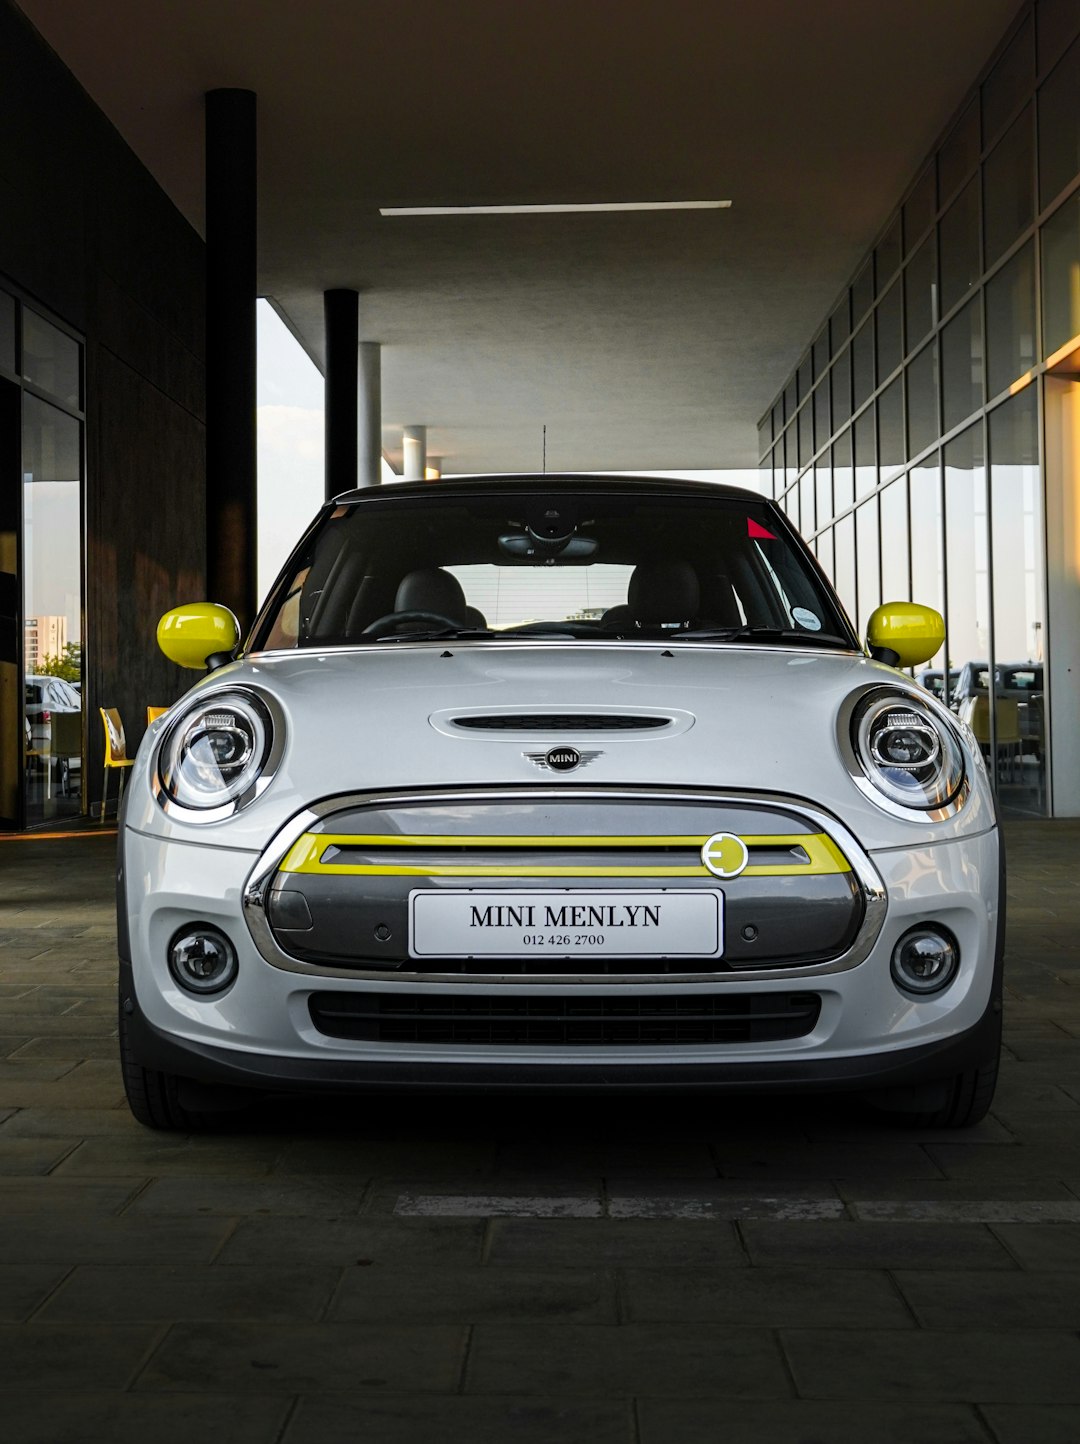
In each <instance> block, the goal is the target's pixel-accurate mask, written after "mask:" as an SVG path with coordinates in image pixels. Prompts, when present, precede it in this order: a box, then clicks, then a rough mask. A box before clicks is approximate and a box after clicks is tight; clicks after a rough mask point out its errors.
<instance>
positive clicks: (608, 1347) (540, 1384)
mask: <svg viewBox="0 0 1080 1444" xmlns="http://www.w3.org/2000/svg"><path fill="white" fill-rule="evenodd" d="M897 1337H898V1338H899V1337H903V1335H902V1333H901V1332H900V1331H897ZM1077 1348H1078V1350H1080V1344H1078V1345H1077ZM661 1391H662V1392H664V1393H668V1394H674V1395H679V1396H682V1397H685V1398H699V1397H701V1396H702V1395H709V1394H721V1395H724V1396H725V1397H728V1398H732V1399H774V1398H783V1397H786V1396H788V1395H790V1394H791V1392H792V1389H791V1384H790V1380H789V1377H788V1372H787V1369H786V1366H785V1364H784V1360H783V1358H782V1356H781V1353H780V1350H779V1348H778V1347H777V1341H776V1338H775V1337H774V1335H773V1334H772V1333H771V1332H770V1331H769V1330H767V1329H744V1328H737V1329H732V1328H723V1327H718V1326H715V1325H711V1324H698V1325H694V1326H692V1327H691V1326H687V1325H685V1324H623V1325H621V1326H620V1327H618V1328H610V1327H604V1326H602V1325H587V1324H577V1323H574V1324H564V1325H562V1326H561V1327H556V1326H553V1325H546V1326H540V1325H535V1324H525V1325H513V1326H509V1325H502V1326H500V1325H495V1324H479V1325H477V1327H476V1328H475V1329H474V1330H473V1335H472V1344H471V1347H470V1350H469V1364H468V1369H467V1371H466V1375H465V1392H466V1393H467V1394H514V1393H522V1394H537V1395H540V1396H552V1397H557V1398H566V1397H569V1396H572V1395H575V1394H578V1395H584V1396H586V1397H588V1396H596V1395H600V1396H601V1397H604V1398H611V1397H613V1396H614V1397H623V1398H630V1397H632V1396H634V1395H636V1394H639V1393H641V1394H643V1393H658V1392H661Z"/></svg>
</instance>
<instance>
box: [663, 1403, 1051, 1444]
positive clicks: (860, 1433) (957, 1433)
mask: <svg viewBox="0 0 1080 1444" xmlns="http://www.w3.org/2000/svg"><path fill="white" fill-rule="evenodd" d="M637 1413H638V1421H639V1427H640V1435H639V1438H640V1444H706V1441H710V1440H715V1441H720V1440H730V1441H731V1444H996V1441H994V1440H993V1438H992V1436H991V1435H990V1434H989V1433H988V1432H987V1430H986V1429H985V1428H984V1427H983V1424H982V1422H981V1420H980V1417H979V1414H978V1411H977V1410H975V1409H974V1408H971V1407H970V1406H965V1405H962V1404H944V1405H939V1406H937V1407H934V1406H927V1405H924V1404H881V1403H874V1404H870V1405H865V1404H851V1403H844V1404H830V1403H819V1402H817V1401H815V1400H808V1399H797V1400H778V1401H776V1402H770V1403H748V1402H744V1401H743V1400H738V1399H726V1398H725V1399H652V1398H642V1399H639V1400H638V1405H637ZM1036 1440H1038V1441H1039V1444H1049V1441H1048V1440H1046V1439H1044V1438H1042V1437H1041V1436H1039V1435H1037V1434H1032V1435H1029V1436H1028V1437H1027V1438H1026V1439H1025V1440H1023V1441H1022V1444H1034V1441H1036ZM1002 1444H1005V1441H1002ZM1017 1444H1021V1441H1020V1440H1019V1439H1018V1440H1017ZM1054 1444H1059V1441H1057V1440H1055V1441H1054ZM1060 1444H1065V1440H1064V1436H1063V1437H1062V1439H1061V1441H1060ZM1069 1444H1075V1438H1074V1439H1071V1440H1069Z"/></svg>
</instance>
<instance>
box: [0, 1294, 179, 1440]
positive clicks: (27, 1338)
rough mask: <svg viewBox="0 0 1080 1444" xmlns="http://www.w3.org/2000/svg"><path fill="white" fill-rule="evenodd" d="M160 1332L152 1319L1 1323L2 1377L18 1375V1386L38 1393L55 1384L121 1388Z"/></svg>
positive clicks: (58, 1386)
mask: <svg viewBox="0 0 1080 1444" xmlns="http://www.w3.org/2000/svg"><path fill="white" fill-rule="evenodd" d="M160 1337H161V1329H160V1328H158V1327H157V1326H156V1325H154V1324H119V1323H118V1324H107V1325H103V1324H95V1325H87V1324H44V1323H37V1322H34V1323H30V1324H25V1325H20V1324H0V1357H2V1358H3V1360H4V1376H5V1382H6V1383H8V1384H10V1382H11V1381H12V1380H15V1379H17V1380H18V1381H19V1387H20V1388H21V1389H25V1390H35V1391H40V1394H41V1396H42V1397H47V1396H48V1395H49V1394H50V1393H51V1392H52V1391H54V1390H63V1391H67V1390H69V1389H124V1388H127V1387H128V1385H129V1384H130V1382H131V1381H132V1379H134V1377H135V1375H136V1374H137V1373H138V1371H139V1369H140V1368H141V1366H142V1364H143V1362H144V1360H145V1359H146V1357H147V1355H148V1354H149V1353H150V1350H151V1349H152V1348H153V1347H154V1345H155V1344H156V1343H157V1342H158V1340H159V1339H160ZM5 1428H6V1421H5ZM13 1437H17V1436H13Z"/></svg>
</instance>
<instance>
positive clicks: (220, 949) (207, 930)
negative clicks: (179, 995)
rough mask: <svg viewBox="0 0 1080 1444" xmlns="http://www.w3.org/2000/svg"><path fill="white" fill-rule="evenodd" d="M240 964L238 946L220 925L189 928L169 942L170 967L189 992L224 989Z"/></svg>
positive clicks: (212, 991)
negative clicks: (237, 953) (223, 931)
mask: <svg viewBox="0 0 1080 1444" xmlns="http://www.w3.org/2000/svg"><path fill="white" fill-rule="evenodd" d="M237 968H238V965H237V961H236V949H235V948H234V947H233V945H232V943H230V942H229V940H228V938H227V937H226V936H225V934H224V933H220V932H218V930H217V928H211V927H198V926H196V927H193V928H188V929H186V930H185V931H184V932H181V933H177V935H176V937H175V938H173V940H172V942H171V943H170V944H169V971H170V972H171V973H172V975H173V977H174V978H175V979H176V981H177V982H178V983H179V984H180V986H181V987H182V988H184V989H186V990H187V991H188V992H189V993H220V992H221V990H222V988H227V987H228V986H229V984H230V983H231V982H232V981H233V980H234V979H235V977H236V974H237Z"/></svg>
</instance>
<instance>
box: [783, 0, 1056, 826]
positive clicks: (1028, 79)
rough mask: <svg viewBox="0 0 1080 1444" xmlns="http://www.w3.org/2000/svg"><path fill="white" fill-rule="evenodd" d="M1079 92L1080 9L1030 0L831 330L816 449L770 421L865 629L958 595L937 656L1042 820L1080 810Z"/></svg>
mask: <svg viewBox="0 0 1080 1444" xmlns="http://www.w3.org/2000/svg"><path fill="white" fill-rule="evenodd" d="M1078 95H1080V5H1071V6H1070V5H1065V6H1062V4H1061V3H1060V0H1030V3H1029V4H1028V5H1027V6H1025V7H1024V9H1023V10H1022V11H1021V13H1020V14H1019V15H1018V17H1017V19H1016V21H1015V23H1014V25H1013V27H1012V29H1011V30H1010V33H1009V34H1008V35H1007V36H1006V37H1005V38H1004V40H1003V43H1002V45H1001V46H1000V48H999V50H998V52H997V54H996V55H995V57H994V58H993V60H992V62H991V64H990V66H989V67H988V68H987V71H986V73H985V74H984V76H983V77H982V79H981V81H980V82H979V84H978V85H977V86H976V87H975V89H974V90H973V92H972V93H971V94H969V95H968V96H966V97H965V98H964V101H963V103H962V105H961V106H960V108H959V110H958V112H957V115H956V117H955V119H954V120H953V122H952V123H951V125H950V126H949V127H948V129H947V130H946V132H945V134H944V136H943V138H942V141H941V143H940V144H939V145H938V147H937V148H936V150H935V151H934V153H933V154H932V155H931V156H930V157H929V158H928V159H927V161H926V162H925V163H924V165H923V166H921V167H920V170H919V174H918V176H917V178H916V179H915V181H914V183H913V184H912V186H911V188H910V189H909V191H908V193H907V194H906V195H905V196H904V197H903V198H902V199H901V203H900V205H899V206H898V207H897V209H896V211H895V212H894V214H893V215H892V216H891V217H890V218H889V221H888V223H887V225H886V226H885V227H884V229H883V231H882V233H881V235H880V237H879V238H878V240H877V243H876V244H875V245H874V247H873V248H872V249H871V251H870V253H869V254H868V256H867V257H866V259H865V260H864V262H863V263H862V264H861V266H860V267H859V269H858V271H857V273H856V274H855V276H854V277H853V278H852V280H851V282H850V284H849V285H848V286H847V287H846V288H845V290H844V293H843V294H842V295H841V297H840V298H839V300H838V302H837V304H836V305H835V307H834V308H833V310H832V312H831V314H830V316H829V319H828V323H827V324H826V325H825V326H824V328H823V329H821V330H820V331H819V333H818V338H817V341H816V342H815V344H814V347H813V353H812V365H813V374H814V379H815V385H816V387H817V391H816V392H815V400H814V401H813V402H812V403H810V405H811V406H812V412H810V413H809V414H810V415H812V419H813V422H814V425H813V429H812V434H813V442H812V445H811V446H810V447H809V448H808V446H807V444H806V441H805V439H804V438H805V436H806V435H807V434H809V432H808V430H807V429H798V428H799V427H800V419H799V418H800V416H801V414H802V413H801V411H800V413H799V415H794V414H793V413H791V412H786V413H785V412H784V411H783V408H782V407H776V406H774V407H773V408H772V409H771V411H770V413H769V415H768V416H767V417H766V422H768V423H770V424H768V425H765V426H764V427H763V430H762V433H761V434H762V465H763V466H764V467H765V468H767V469H768V470H769V471H770V474H771V477H772V482H773V492H774V495H775V496H776V497H777V498H778V500H779V501H780V503H781V505H782V506H783V507H784V508H785V510H786V511H787V513H788V515H789V516H790V517H791V518H792V520H793V521H794V523H795V524H796V525H797V526H799V527H800V528H801V530H802V532H803V534H804V535H805V536H806V537H807V538H808V540H809V541H810V542H811V545H812V546H813V548H814V550H815V552H816V553H817V555H818V557H819V559H820V560H821V563H822V565H823V566H824V567H825V569H826V570H827V571H829V572H830V574H831V575H832V576H833V578H834V581H835V583H836V586H837V590H838V591H839V593H840V596H841V598H842V600H843V602H844V604H845V606H846V607H847V608H848V609H849V611H850V612H851V614H852V618H853V620H855V621H856V622H857V623H858V624H859V625H860V628H864V627H865V624H866V621H867V619H868V617H869V614H870V612H871V611H872V610H873V608H874V607H875V606H876V605H877V604H878V602H879V601H881V600H885V601H892V600H908V599H914V600H916V601H921V602H925V603H926V604H927V605H929V606H933V607H936V608H937V609H938V610H940V611H941V612H942V614H943V615H944V617H945V621H946V643H945V647H944V648H943V650H942V652H941V653H939V654H938V656H937V657H936V658H933V659H931V660H930V661H929V662H928V663H926V664H925V666H924V667H922V668H919V669H917V670H918V673H919V674H920V675H921V674H922V673H923V672H924V671H931V670H932V671H936V672H937V673H938V674H944V675H940V680H939V679H938V678H935V679H934V680H935V682H936V683H937V684H938V685H939V686H940V687H941V688H943V689H944V693H945V696H946V698H947V700H948V702H949V705H950V706H952V707H953V708H954V710H956V711H957V712H959V713H960V714H961V715H962V716H964V717H965V719H966V720H967V721H968V723H969V725H970V726H971V727H972V729H973V731H974V732H975V735H976V737H977V738H978V739H979V741H980V743H981V744H982V747H983V750H984V752H985V754H986V756H987V759H988V761H989V762H990V763H991V764H992V766H991V772H992V775H993V777H994V779H995V784H996V786H997V789H998V796H999V801H1000V803H1001V806H1002V810H1003V812H1004V813H1005V814H1006V815H1009V814H1014V815H1019V816H1027V817H1031V816H1042V815H1046V814H1048V813H1050V812H1052V811H1056V810H1064V811H1069V812H1075V811H1077V810H1080V807H1077V806H1076V805H1075V800H1074V801H1073V802H1070V805H1069V806H1067V807H1064V808H1062V807H1061V806H1060V804H1056V803H1055V796H1056V795H1057V794H1056V792H1055V785H1054V770H1053V759H1054V749H1053V736H1052V735H1051V729H1050V726H1049V716H1050V708H1049V706H1048V705H1047V703H1048V694H1049V692H1050V691H1051V689H1052V686H1053V671H1052V666H1051V657H1052V647H1053V638H1052V637H1050V636H1048V634H1047V631H1048V629H1047V618H1048V615H1050V614H1051V612H1053V610H1054V609H1053V608H1052V607H1048V599H1047V585H1048V583H1047V575H1048V569H1047V563H1046V557H1047V537H1046V525H1045V520H1044V518H1045V516H1046V514H1047V501H1046V484H1047V481H1046V478H1047V466H1046V458H1045V457H1044V455H1043V447H1044V442H1043V437H1044V434H1045V432H1046V427H1047V425H1049V424H1050V422H1049V421H1048V419H1047V416H1046V414H1045V407H1046V406H1047V405H1049V404H1052V401H1051V400H1049V398H1052V396H1053V395H1054V394H1055V391H1054V388H1053V387H1050V388H1049V389H1048V383H1049V382H1050V381H1051V380H1057V379H1058V378H1060V377H1061V376H1063V375H1064V376H1076V375H1080V104H1078V103H1077V96H1078ZM809 358H810V353H809V352H808V353H807V360H804V362H803V363H802V364H803V367H806V366H807V365H808V364H809ZM798 375H799V370H798V369H797V370H796V377H797V376H798ZM825 388H828V404H826V401H825V399H824V395H823V394H822V395H820V399H818V398H819V393H824V391H825ZM787 389H790V383H789V387H788V388H787ZM803 397H804V393H799V400H800V402H801V401H802V400H803ZM793 429H795V434H796V436H797V438H798V444H797V445H796V446H795V447H794V448H792V447H791V446H790V445H789V442H788V435H789V433H790V432H791V431H792V430H793ZM794 457H797V464H794V462H793V458H794ZM785 458H786V460H785ZM1055 484H1057V485H1061V484H1064V485H1065V486H1066V487H1069V488H1072V487H1078V488H1080V478H1076V477H1071V476H1069V477H1066V478H1065V480H1064V483H1062V482H1061V480H1060V479H1059V480H1058V481H1057V482H1056V483H1055ZM811 499H812V501H811ZM1051 585H1056V583H1054V582H1051ZM1078 600H1080V599H1078ZM1063 775H1064V774H1063ZM1058 791H1059V792H1060V791H1061V788H1059V789H1058Z"/></svg>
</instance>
